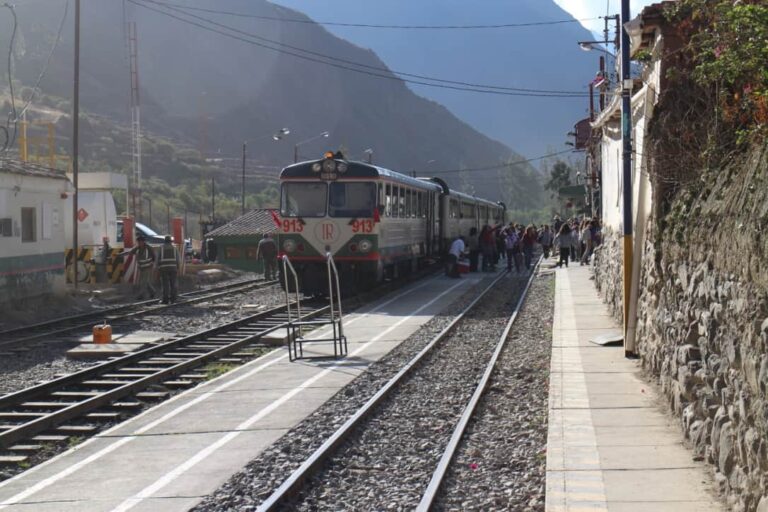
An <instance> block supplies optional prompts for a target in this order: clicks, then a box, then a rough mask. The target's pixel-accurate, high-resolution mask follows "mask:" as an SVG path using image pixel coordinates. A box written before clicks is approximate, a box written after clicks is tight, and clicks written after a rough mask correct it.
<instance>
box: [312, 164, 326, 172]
mask: <svg viewBox="0 0 768 512" xmlns="http://www.w3.org/2000/svg"><path fill="white" fill-rule="evenodd" d="M322 170H323V165H322V164H321V163H320V162H315V163H314V164H312V172H320V171H322Z"/></svg>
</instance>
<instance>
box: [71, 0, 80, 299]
mask: <svg viewBox="0 0 768 512" xmlns="http://www.w3.org/2000/svg"><path fill="white" fill-rule="evenodd" d="M74 71H75V73H74V91H73V94H72V184H73V185H74V187H75V193H74V195H73V196H72V226H73V227H72V282H73V284H74V285H75V290H77V281H78V279H77V254H78V253H79V251H78V239H77V228H78V223H79V220H78V213H77V210H78V209H79V208H78V204H77V199H78V197H77V196H78V195H79V194H78V176H77V173H78V170H79V165H78V164H79V162H78V157H79V143H80V140H79V139H80V0H75V70H74Z"/></svg>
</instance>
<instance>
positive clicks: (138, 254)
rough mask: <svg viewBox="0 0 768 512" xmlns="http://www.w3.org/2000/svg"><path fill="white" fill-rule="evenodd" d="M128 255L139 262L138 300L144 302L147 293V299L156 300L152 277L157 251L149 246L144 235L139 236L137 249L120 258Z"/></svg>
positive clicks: (121, 254) (124, 253) (122, 254)
mask: <svg viewBox="0 0 768 512" xmlns="http://www.w3.org/2000/svg"><path fill="white" fill-rule="evenodd" d="M126 254H132V255H133V256H134V257H135V258H136V260H137V269H138V279H137V280H136V291H137V295H136V298H137V299H138V300H142V299H144V296H145V293H146V296H147V298H150V299H154V298H155V287H154V286H152V281H153V279H152V277H153V274H154V264H155V251H154V250H152V247H150V246H149V245H147V239H146V238H145V237H144V236H143V235H139V236H138V238H136V247H134V248H133V249H131V250H130V251H123V252H121V253H120V256H124V255H126Z"/></svg>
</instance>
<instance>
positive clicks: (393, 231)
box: [275, 153, 506, 294]
mask: <svg viewBox="0 0 768 512" xmlns="http://www.w3.org/2000/svg"><path fill="white" fill-rule="evenodd" d="M280 183H281V184H280V209H279V216H278V217H277V218H276V219H275V221H276V222H277V223H278V224H279V234H278V239H277V242H278V246H279V249H280V254H281V256H282V255H287V256H288V259H289V260H290V261H291V264H292V265H293V267H294V268H295V270H296V272H297V274H298V278H299V288H300V291H301V292H303V293H304V294H323V293H325V292H326V291H327V287H328V275H327V270H326V254H327V253H330V254H332V255H333V259H334V262H335V264H336V267H337V268H338V271H339V275H340V280H341V288H342V290H343V291H344V293H354V292H358V291H363V290H365V289H369V288H371V287H373V286H375V285H376V284H377V283H380V282H381V281H382V280H384V279H386V278H396V277H398V276H400V275H403V274H407V273H409V272H412V271H413V270H415V269H417V268H418V267H420V266H421V265H423V264H424V263H425V262H427V261H428V260H434V259H439V258H441V257H443V255H444V253H445V252H446V251H447V250H448V247H449V246H450V242H451V241H452V240H453V239H454V238H456V237H457V236H459V235H465V236H466V235H468V234H469V230H470V228H472V227H475V228H477V229H478V231H479V230H480V228H481V227H482V226H483V225H484V224H491V225H494V224H498V223H501V222H503V221H504V213H505V209H506V207H505V206H504V204H503V203H494V202H492V201H488V200H485V199H481V198H478V197H474V196H471V195H468V194H464V193H461V192H458V191H456V190H453V189H451V188H450V187H449V186H448V185H447V184H446V183H445V181H443V180H441V179H439V178H414V177H410V176H407V175H405V174H402V173H399V172H395V171H392V170H389V169H384V168H382V167H378V166H375V165H371V164H367V163H363V162H357V161H347V160H345V159H343V158H340V157H339V155H338V154H336V155H334V154H333V153H328V154H326V156H325V158H323V159H320V160H314V161H308V162H300V163H297V164H294V165H290V166H288V167H286V168H284V169H283V170H282V172H281V174H280ZM280 267H281V272H282V264H281V265H280ZM280 281H281V283H284V279H283V278H281V280H280ZM289 286H291V287H292V285H291V284H290V283H289Z"/></svg>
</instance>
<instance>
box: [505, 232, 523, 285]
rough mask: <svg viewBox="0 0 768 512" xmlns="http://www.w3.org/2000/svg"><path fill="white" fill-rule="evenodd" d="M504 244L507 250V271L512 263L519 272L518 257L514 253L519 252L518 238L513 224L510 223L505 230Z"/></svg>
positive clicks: (510, 270) (509, 270)
mask: <svg viewBox="0 0 768 512" xmlns="http://www.w3.org/2000/svg"><path fill="white" fill-rule="evenodd" d="M505 233H506V237H505V239H504V246H505V248H506V251H507V272H512V263H514V264H515V270H516V271H517V273H518V274H519V273H520V258H516V257H515V255H516V254H518V253H519V252H520V238H519V237H518V236H517V230H516V229H515V226H514V224H510V225H509V227H508V228H507V230H506V231H505Z"/></svg>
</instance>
